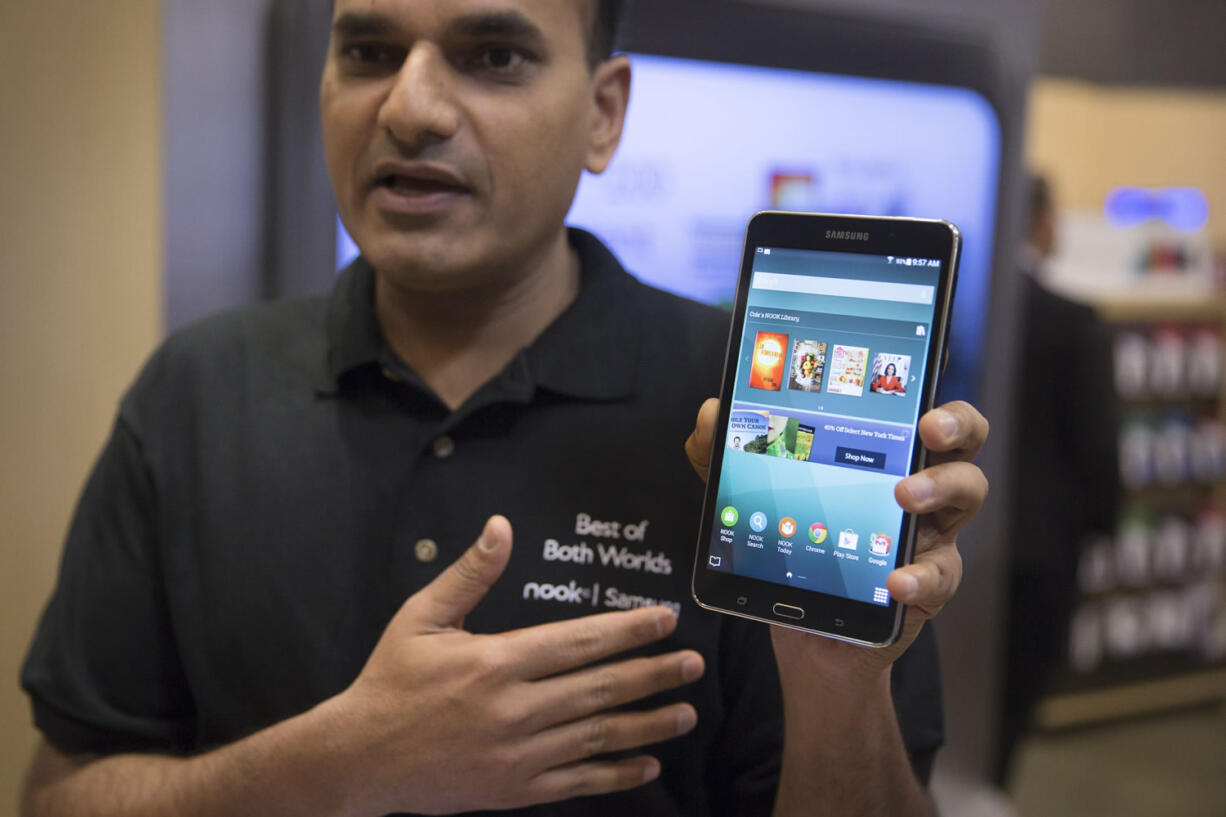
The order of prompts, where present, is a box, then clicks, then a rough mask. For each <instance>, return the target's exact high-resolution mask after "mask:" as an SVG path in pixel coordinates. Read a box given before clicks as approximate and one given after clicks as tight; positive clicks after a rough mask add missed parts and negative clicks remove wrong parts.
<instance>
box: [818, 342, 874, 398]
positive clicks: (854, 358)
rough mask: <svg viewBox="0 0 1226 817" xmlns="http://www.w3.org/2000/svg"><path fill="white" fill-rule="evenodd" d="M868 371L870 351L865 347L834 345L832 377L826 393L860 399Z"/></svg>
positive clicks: (831, 359)
mask: <svg viewBox="0 0 1226 817" xmlns="http://www.w3.org/2000/svg"><path fill="white" fill-rule="evenodd" d="M867 370H868V349H867V348H865V347H863V346H844V345H842V344H841V343H836V344H834V349H832V350H831V352H830V377H829V378H828V380H827V384H826V391H827V392H829V393H830V394H846V395H848V396H850V397H859V396H861V395H862V394H864V379H865V376H866V374H867Z"/></svg>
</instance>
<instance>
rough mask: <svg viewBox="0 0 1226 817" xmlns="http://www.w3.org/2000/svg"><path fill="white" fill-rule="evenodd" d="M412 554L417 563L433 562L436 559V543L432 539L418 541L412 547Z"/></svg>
mask: <svg viewBox="0 0 1226 817" xmlns="http://www.w3.org/2000/svg"><path fill="white" fill-rule="evenodd" d="M413 554H414V555H415V556H416V557H417V561H419V562H426V563H427V564H428V563H430V562H433V561H434V560H435V559H437V558H438V543H437V542H435V541H434V540H433V539H418V540H417V544H416V545H414V546H413Z"/></svg>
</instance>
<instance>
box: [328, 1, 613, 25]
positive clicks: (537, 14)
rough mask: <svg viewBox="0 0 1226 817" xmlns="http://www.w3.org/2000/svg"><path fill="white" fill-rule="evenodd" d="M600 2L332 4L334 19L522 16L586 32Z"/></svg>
mask: <svg viewBox="0 0 1226 817" xmlns="http://www.w3.org/2000/svg"><path fill="white" fill-rule="evenodd" d="M597 4H598V0H332V10H333V17H334V18H338V17H340V16H342V15H347V14H360V15H376V16H382V17H386V18H388V19H390V20H403V21H405V22H409V21H411V20H414V19H421V20H425V19H432V20H433V21H434V22H446V21H447V20H449V19H455V18H459V17H470V16H474V15H476V16H483V15H499V14H503V15H505V14H520V15H523V16H525V17H527V18H529V19H533V20H535V19H542V20H546V21H549V20H562V21H566V20H572V19H576V17H577V18H578V19H579V20H580V21H582V23H583V25H584V28H585V29H586V28H587V27H589V26H590V25H592V23H593V22H594V20H595V17H596V7H597Z"/></svg>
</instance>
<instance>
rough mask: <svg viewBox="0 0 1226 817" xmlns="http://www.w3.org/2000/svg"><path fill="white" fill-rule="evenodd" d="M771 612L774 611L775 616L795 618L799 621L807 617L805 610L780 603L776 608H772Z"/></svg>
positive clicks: (777, 603) (776, 604)
mask: <svg viewBox="0 0 1226 817" xmlns="http://www.w3.org/2000/svg"><path fill="white" fill-rule="evenodd" d="M771 610H772V611H774V613H775V615H777V616H780V617H782V618H794V619H796V620H797V621H800V620H801V619H802V618H804V617H805V611H804V610H802V609H801V608H799V607H793V606H792V605H790V604H783V603H780V602H776V603H775V606H774V607H772V608H771Z"/></svg>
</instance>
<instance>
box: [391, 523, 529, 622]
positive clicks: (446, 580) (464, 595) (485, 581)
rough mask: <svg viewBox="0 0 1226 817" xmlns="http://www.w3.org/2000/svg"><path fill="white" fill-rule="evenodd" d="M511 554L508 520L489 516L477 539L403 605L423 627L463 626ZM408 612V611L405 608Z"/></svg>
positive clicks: (504, 567)
mask: <svg viewBox="0 0 1226 817" xmlns="http://www.w3.org/2000/svg"><path fill="white" fill-rule="evenodd" d="M510 557H511V523H510V522H508V521H507V518H506V517H505V516H491V517H490V518H489V519H488V520H486V523H485V528H484V530H482V531H481V535H480V536H478V537H477V541H476V542H474V543H473V544H472V546H471V547H469V548H468V550H466V551H464V555H463V556H461V557H460V558H459V559H457V560H455V561H454V562H452V563H451V566H450V567H448V568H447V569H446V570H444V571H443V572H442V573H441V574H440V575H439V577H438V578H436V579H435V580H434V581H432V582H430V583H429V584H428V585H426V586H425V587H423V588H422V589H421V590H419V591H418V592H417V593H416V594H415V595H414V596H413V598H411V599H410V600H409V602H408V604H407V605H406V606H407V607H408V608H410V611H411V616H412V617H413V618H414V619H416V621H417V624H418V626H419V627H420V628H421V629H423V630H435V629H447V628H452V627H460V626H462V622H463V620H464V616H466V615H468V613H469V612H471V611H472V609H473V608H474V607H476V606H477V603H478V602H480V601H481V599H483V598H485V594H486V593H488V592H489V589H490V587H492V586H493V584H494V582H496V581H498V577H499V576H501V575H502V571H503V570H505V569H506V566H507V561H508V560H509V559H510ZM406 612H409V611H406Z"/></svg>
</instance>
